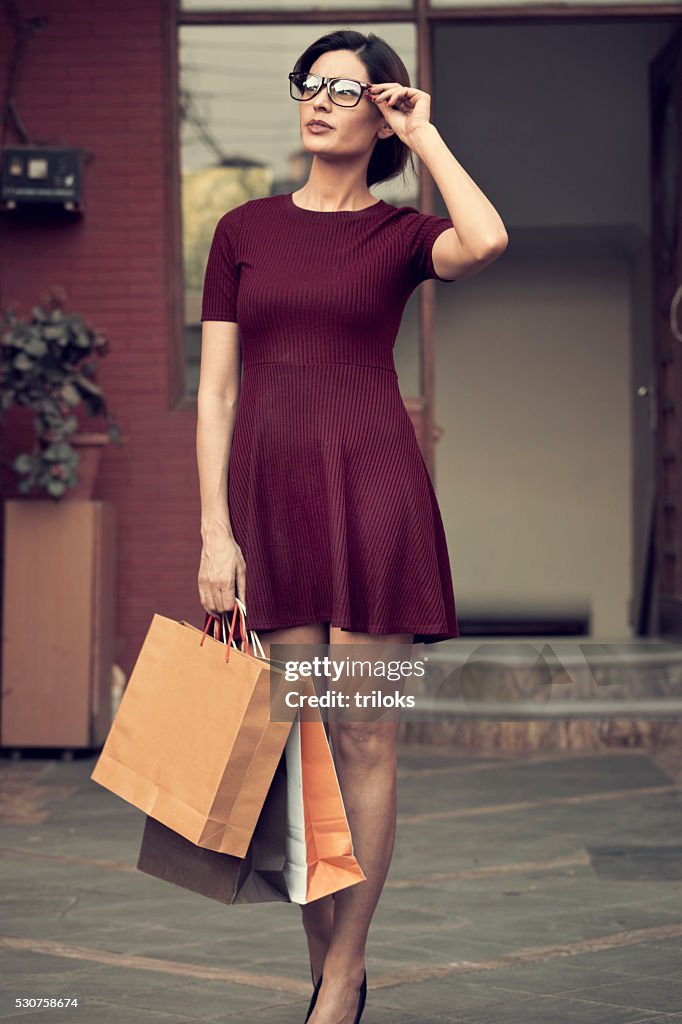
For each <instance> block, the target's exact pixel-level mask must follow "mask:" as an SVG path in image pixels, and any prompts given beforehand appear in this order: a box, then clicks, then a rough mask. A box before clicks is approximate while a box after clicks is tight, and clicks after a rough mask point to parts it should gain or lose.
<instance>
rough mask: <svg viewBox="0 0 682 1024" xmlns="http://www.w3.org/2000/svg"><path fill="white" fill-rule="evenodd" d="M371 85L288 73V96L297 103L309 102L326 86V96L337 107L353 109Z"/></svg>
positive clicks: (348, 79)
mask: <svg viewBox="0 0 682 1024" xmlns="http://www.w3.org/2000/svg"><path fill="white" fill-rule="evenodd" d="M371 84H372V83H371V82H356V81H355V79H353V78H323V77H322V75H312V74H310V72H308V71H290V72H289V94H290V95H291V98H292V100H298V101H299V102H301V101H303V100H311V99H312V98H313V96H317V94H318V92H319V91H320V89H321V88H322V86H323V85H326V86H327V95H328V96H329V99H330V100H331V101H332V103H336V105H337V107H355V106H357V105H358V103H359V102H360V98H361V97H362V94H363V92H364V91H365V89H368V88H369V86H370V85H371Z"/></svg>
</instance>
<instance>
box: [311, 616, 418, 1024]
mask: <svg viewBox="0 0 682 1024" xmlns="http://www.w3.org/2000/svg"><path fill="white" fill-rule="evenodd" d="M413 639H414V638H413V634H409V633H408V634H404V633H401V634H393V635H376V634H372V635H368V634H363V633H351V632H344V631H342V630H340V629H338V628H336V627H334V626H331V627H330V648H329V656H330V657H333V655H334V647H335V645H336V644H342V645H346V644H348V645H350V644H353V645H355V644H362V645H370V644H371V645H372V648H373V649H375V650H376V654H373V655H372V656H371V657H372V658H373V659H377V660H378V659H379V658H382V657H384V656H387V657H391V658H394V657H395V651H396V645H397V644H400V645H407V648H408V649H407V650H406V652H405V655H404V657H405V658H407V657H409V655H410V648H411V645H412V643H413ZM387 643H389V644H391V645H392V653H388V654H386V655H385V654H384V652H383V651H382V646H385V645H386V644H387ZM361 657H362V659H363V660H364V659H366V658H367V657H368V654H367V652H366V651H363V652H362V656H361ZM382 684H383V685H379V686H378V687H377V686H376V684H375V688H378V689H380V690H382V691H385V690H386V685H385V682H384V681H383V680H382ZM336 686H337V687H338V688H340V687H341V683H337V684H336ZM345 688H346V689H347V691H348V692H349V693H351V694H353V693H355V691H356V689H363V687H358V686H357V683H356V681H354V680H353V679H349V680H348V681H347V683H346V686H345ZM397 688H400V687H399V686H398V687H397ZM369 689H371V687H370V688H369ZM376 714H377V712H376V711H374V716H375V717H376ZM361 718H362V712H361V711H360V712H356V713H355V714H353V712H349V713H348V714H347V720H346V721H342V720H341V719H340V718H338V717H337V716H334V717H330V726H331V738H332V746H333V750H334V762H335V765H336V771H337V775H338V777H339V783H340V786H341V791H342V793H343V800H344V805H345V808H346V814H347V817H348V824H349V826H350V829H351V832H352V835H353V851H354V853H355V856H356V857H357V859H358V862H359V864H360V867H361V868H362V870H363V872H364V874H365V876H366V880H365V881H363V882H358V883H357V884H355V885H351V886H349V887H348V888H346V889H341V890H340V891H339V892H337V893H336V894H335V898H334V916H333V927H332V933H331V940H330V943H329V949H328V952H327V955H326V957H325V959H324V979H323V982H322V985H321V986H320V990H319V994H318V997H317V1002H316V1004H315V1009H314V1010H313V1013H312V1014H311V1016H310V1019H309V1024H352V1022H353V1021H354V1019H355V1014H356V1010H357V1005H358V989H359V987H360V984H361V982H362V979H363V973H364V969H365V945H366V942H367V935H368V932H369V927H370V924H371V920H372V916H373V914H374V910H375V908H376V905H377V903H378V901H379V896H380V895H381V891H382V889H383V885H384V882H385V880H386V876H387V874H388V869H389V867H390V863H391V857H392V855H393V847H394V843H395V833H396V794H397V784H396V763H397V749H396V739H397V733H398V724H399V723H398V719H397V715H396V714H395V713H394V714H393V715H392V716H389V717H388V719H387V720H384V721H372V720H371V719H369V720H365V721H362V720H361Z"/></svg>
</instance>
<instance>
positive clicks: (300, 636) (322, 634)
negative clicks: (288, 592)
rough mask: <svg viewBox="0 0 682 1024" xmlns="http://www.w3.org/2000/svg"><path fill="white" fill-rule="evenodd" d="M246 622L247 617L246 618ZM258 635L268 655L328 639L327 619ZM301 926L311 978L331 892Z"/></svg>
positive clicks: (308, 908)
mask: <svg viewBox="0 0 682 1024" xmlns="http://www.w3.org/2000/svg"><path fill="white" fill-rule="evenodd" d="M247 623H248V618H247ZM257 632H258V639H259V640H260V642H261V643H262V645H263V650H264V652H265V657H266V658H268V659H269V658H270V644H324V645H325V646H326V645H327V643H328V642H329V626H328V625H327V623H315V624H311V625H309V626H294V627H292V628H290V629H270V630H268V631H267V632H265V631H261V630H257ZM301 917H302V920H303V928H304V930H305V933H306V939H307V941H308V955H309V957H310V966H311V967H312V970H313V976H314V979H315V981H317V980H318V978H319V976H320V974H321V973H322V965H323V963H324V958H325V956H326V955H327V948H328V946H329V941H330V939H331V934H332V923H333V920H334V900H333V899H332V897H331V896H323V897H322V899H319V900H313V902H312V903H307V904H304V905H303V906H301Z"/></svg>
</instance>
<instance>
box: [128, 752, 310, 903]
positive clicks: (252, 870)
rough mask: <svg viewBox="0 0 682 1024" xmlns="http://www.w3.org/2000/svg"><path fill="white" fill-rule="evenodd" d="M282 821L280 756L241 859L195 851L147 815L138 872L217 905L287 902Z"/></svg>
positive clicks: (283, 797) (198, 848)
mask: <svg viewBox="0 0 682 1024" xmlns="http://www.w3.org/2000/svg"><path fill="white" fill-rule="evenodd" d="M286 818H287V778H286V762H285V757H284V754H282V756H281V758H280V760H279V763H278V765H277V769H276V771H275V774H274V776H273V779H272V783H271V785H270V789H269V790H268V794H267V797H266V799H265V803H264V804H263V808H262V810H261V813H260V816H259V818H258V821H257V823H256V827H255V830H254V833H253V836H252V838H251V842H250V843H249V847H248V850H247V852H246V856H245V857H243V858H240V857H233V856H232V855H231V854H229V853H217V852H216V851H215V850H207V849H206V848H205V847H201V846H196V845H195V844H194V843H191V842H190V841H189V840H188V839H185V838H184V837H183V836H181V835H178V833H177V832H174V831H173V830H172V829H170V828H168V827H167V826H166V825H163V824H162V823H161V822H160V821H156V819H155V818H151V817H149V815H147V817H146V820H145V825H144V829H143V832H142V842H141V845H140V852H139V855H138V860H137V868H138V869H139V870H140V871H143V872H145V873H146V874H148V875H153V876H154V877H156V878H160V879H162V880H163V881H165V882H171V883H172V884H174V885H177V886H180V887H181V888H183V889H189V890H190V891H191V892H195V893H198V894H199V895H201V896H206V897H208V898H209V899H213V900H218V901H219V902H220V903H228V904H232V903H270V902H285V903H288V902H291V901H290V898H289V894H288V891H287V886H286V879H285V875H284V865H285V860H286Z"/></svg>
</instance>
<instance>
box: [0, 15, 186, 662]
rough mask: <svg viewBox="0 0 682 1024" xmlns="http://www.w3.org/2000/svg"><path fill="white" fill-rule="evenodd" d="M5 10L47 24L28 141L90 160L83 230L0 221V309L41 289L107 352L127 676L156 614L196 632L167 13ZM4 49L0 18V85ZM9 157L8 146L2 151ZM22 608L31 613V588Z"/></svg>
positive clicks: (35, 44) (27, 87)
mask: <svg viewBox="0 0 682 1024" xmlns="http://www.w3.org/2000/svg"><path fill="white" fill-rule="evenodd" d="M19 6H20V8H21V15H22V17H24V18H29V17H32V16H34V15H41V16H45V17H46V18H47V24H46V25H45V26H44V27H43V28H42V29H41V30H40V31H38V32H37V33H36V34H35V35H34V36H33V38H32V40H31V42H30V44H29V46H28V50H27V52H26V55H25V58H24V63H23V67H22V71H21V75H20V80H19V88H18V94H17V100H18V107H19V111H20V114H21V117H22V119H23V121H24V124H25V125H26V127H27V129H28V131H29V133H30V135H31V140H32V141H37V142H43V143H62V144H66V145H73V146H83V147H86V148H87V149H89V150H91V151H92V154H93V157H92V160H91V161H90V162H89V163H88V164H87V165H86V170H85V204H86V213H85V216H84V217H83V218H82V219H81V220H77V221H73V222H70V221H68V220H65V221H64V222H62V223H49V224H48V223H45V222H42V221H41V220H40V219H38V220H35V221H33V222H22V221H20V219H18V218H17V219H12V217H11V216H8V215H7V214H4V215H2V216H1V217H0V231H1V240H0V278H1V280H2V292H1V294H0V304H1V305H2V307H3V308H7V306H14V307H15V308H17V310H18V311H19V312H21V313H22V315H25V314H27V313H28V312H29V311H30V308H31V306H32V305H34V304H35V302H36V301H38V300H39V299H40V297H41V294H42V293H43V292H44V291H45V289H46V288H47V287H49V286H51V285H55V284H56V285H60V286H62V287H63V288H64V289H65V290H66V292H67V294H68V308H69V309H70V310H73V311H77V312H79V313H81V314H82V315H83V316H84V317H85V318H86V319H87V320H89V321H90V322H92V323H93V324H95V325H96V326H97V327H99V328H100V329H101V330H103V331H104V332H105V333H106V334H107V335H108V336H109V338H110V343H111V351H110V353H109V354H108V355H107V356H106V357H105V358H104V359H103V360H102V362H101V364H100V366H101V369H100V380H101V383H102V385H103V387H104V391H105V395H106V398H107V401H108V403H109V405H110V408H111V411H112V413H113V414H114V416H115V417H116V419H117V420H118V422H119V424H120V426H121V429H122V431H123V435H124V438H125V444H124V447H123V448H119V447H117V446H111V447H110V448H109V450H108V451H107V452H106V454H105V455H104V458H103V463H102V466H101V469H100V477H99V482H98V485H97V489H96V492H95V497H97V498H102V499H105V500H109V501H111V502H113V503H114V505H115V506H116V511H117V517H118V539H117V546H118V558H117V564H118V582H117V604H116V636H117V645H116V660H117V661H118V663H119V664H120V665H121V667H122V668H123V670H124V672H125V673H126V674H129V673H130V671H131V669H132V666H133V664H134V661H135V658H136V656H137V652H138V650H139V647H140V645H141V643H142V640H143V638H144V634H145V632H146V630H147V627H148V625H149V622H150V620H151V617H152V615H153V613H154V612H155V611H158V612H160V613H161V614H164V615H168V616H171V617H175V618H178V619H180V618H187V619H189V620H190V621H192V622H194V623H195V624H196V625H203V610H202V609H201V606H200V604H199V598H198V590H197V585H196V577H197V571H198V567H199V555H200V535H199V512H200V509H199V493H198V480H197V473H196V457H195V446H194V438H195V417H196V414H195V408H194V406H189V407H186V406H183V404H182V401H181V388H180V384H181V381H179V380H178V379H176V377H177V373H178V367H180V369H181V362H182V356H181V354H180V356H179V355H178V350H177V348H176V347H175V346H176V340H175V339H176V333H177V330H178V323H179V315H178V314H177V313H176V309H177V305H176V303H177V300H176V298H175V296H174V294H173V288H172V287H170V285H171V283H172V281H173V278H172V273H173V258H172V253H173V251H174V249H173V245H174V232H175V231H176V226H175V225H174V224H173V217H172V208H173V204H175V202H176V184H175V181H174V172H173V167H172V162H171V161H169V152H171V151H172V149H173V145H174V143H173V132H172V121H171V119H170V118H169V115H168V110H169V108H170V102H169V89H168V76H169V67H168V51H169V49H170V47H169V44H168V39H169V33H171V34H172V22H171V13H169V12H170V8H171V7H172V4H171V3H170V0H87V2H86V0H41V2H40V3H37V2H28V0H21V3H20V5H19ZM171 38H172V35H171ZM12 44H13V38H12V33H11V31H10V28H9V24H8V22H7V13H6V8H5V7H2V8H0V59H1V61H2V67H3V69H4V72H5V74H4V75H3V80H4V77H5V75H6V69H7V66H8V60H9V59H10V55H11V50H12ZM170 73H172V69H171V72H170ZM19 141H21V140H20V139H19V138H17V136H16V135H15V134H14V132H13V131H12V130H10V131H9V132H8V133H7V135H6V138H5V143H15V142H19ZM176 266H177V263H176ZM176 287H179V281H178V282H177V283H176ZM11 429H12V420H11V419H9V420H8V421H7V423H6V426H5V431H4V437H3V455H4V457H5V458H7V457H8V456H9V457H11V454H12V444H15V443H16V436H15V437H14V439H12V438H10V434H11ZM5 477H6V473H5ZM36 596H37V600H38V601H39V599H40V581H36Z"/></svg>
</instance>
